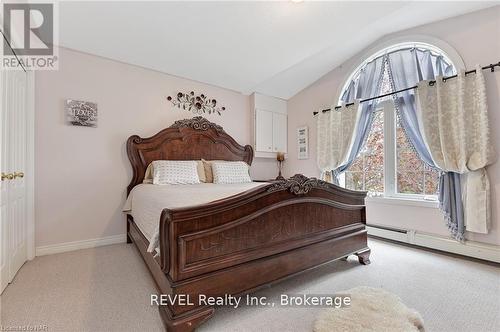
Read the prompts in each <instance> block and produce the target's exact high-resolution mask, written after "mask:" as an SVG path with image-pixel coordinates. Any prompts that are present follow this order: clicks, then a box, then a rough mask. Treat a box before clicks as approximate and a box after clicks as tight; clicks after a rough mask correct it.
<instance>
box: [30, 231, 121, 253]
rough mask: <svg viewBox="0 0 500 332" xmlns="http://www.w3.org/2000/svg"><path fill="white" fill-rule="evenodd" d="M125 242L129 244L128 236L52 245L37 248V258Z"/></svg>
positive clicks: (113, 236)
mask: <svg viewBox="0 0 500 332" xmlns="http://www.w3.org/2000/svg"><path fill="white" fill-rule="evenodd" d="M124 242H127V234H120V235H112V236H106V237H101V238H98V239H89V240H82V241H74V242H65V243H59V244H52V245H48V246H41V247H36V256H43V255H51V254H58V253H61V252H67V251H73V250H80V249H89V248H96V247H101V246H107V245H110V244H117V243H124Z"/></svg>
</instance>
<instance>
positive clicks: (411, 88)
mask: <svg viewBox="0 0 500 332" xmlns="http://www.w3.org/2000/svg"><path fill="white" fill-rule="evenodd" d="M497 66H498V67H500V62H498V63H494V64H490V65H489V66H484V67H481V69H482V70H486V69H490V70H491V72H494V71H495V67H497ZM475 72H476V70H475V69H472V70H469V71H466V72H465V75H467V74H472V73H475ZM455 77H457V75H452V76H448V77H443V82H445V81H446V80H448V79H450V78H455ZM435 83H436V81H429V85H434V84H435ZM416 88H417V85H415V86H411V87H409V88H404V89H401V90H397V91H394V92H389V93H385V94H383V95H380V96H375V97H370V98H366V99H361V100H360V101H359V102H360V103H364V102H367V101H370V100H374V99H379V98H384V97H388V96H391V95H395V94H398V93H401V92H404V91H408V90H413V89H416ZM352 105H354V103H348V104H345V106H352ZM339 108H341V106H335V109H336V110H338V109H339ZM331 110H332V109H331V108H327V109H324V110H322V111H321V112H322V113H325V112H329V111H331ZM318 113H319V112H313V116H315V115H317V114H318Z"/></svg>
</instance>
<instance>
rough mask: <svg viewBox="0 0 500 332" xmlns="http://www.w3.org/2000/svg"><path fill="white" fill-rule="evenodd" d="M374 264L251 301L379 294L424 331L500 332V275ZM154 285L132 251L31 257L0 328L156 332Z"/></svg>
mask: <svg viewBox="0 0 500 332" xmlns="http://www.w3.org/2000/svg"><path fill="white" fill-rule="evenodd" d="M370 246H371V248H372V257H371V261H372V264H371V265H368V266H362V265H359V264H358V263H357V260H355V258H354V257H351V258H349V260H348V261H347V262H343V261H338V262H334V263H331V264H328V265H324V266H322V267H319V268H317V269H315V270H312V271H309V272H307V273H304V274H301V275H299V276H297V277H294V278H292V279H289V280H287V281H285V282H282V283H280V284H277V285H275V286H273V287H272V288H267V289H264V290H262V291H260V292H259V293H258V295H264V296H268V297H269V298H270V299H271V300H272V299H275V300H276V299H278V298H279V296H280V294H281V293H287V294H301V293H309V294H321V293H327V294H332V293H334V292H336V291H339V290H344V289H349V288H353V287H356V286H371V287H379V288H383V289H386V290H388V291H390V292H392V293H394V294H396V295H397V296H399V297H400V298H401V299H402V301H403V302H404V303H405V304H406V305H407V306H408V307H410V308H413V309H415V310H417V311H418V312H419V313H420V314H421V315H422V317H423V319H424V322H425V327H426V331H439V332H446V331H450V332H451V331H453V332H459V331H467V332H476V331H477V332H489V331H500V317H499V312H500V268H499V267H498V266H494V265H490V264H485V263H481V262H477V261H470V260H466V259H462V258H457V257H452V256H446V255H442V254H438V253H435V252H430V251H424V250H420V249H414V248H409V247H405V246H402V245H397V244H392V243H388V242H382V241H378V240H377V241H375V240H371V241H370ZM154 291H155V289H154V284H153V281H152V279H151V277H150V276H149V272H148V271H147V269H146V267H145V265H144V263H143V262H142V259H141V258H140V256H139V254H138V253H137V251H136V250H135V248H134V247H133V246H132V245H126V244H120V245H113V246H108V247H101V248H97V249H88V250H80V251H75V252H69V253H64V254H58V255H51V256H43V257H37V258H36V259H35V260H33V261H31V262H28V263H27V264H25V265H24V266H23V268H22V269H21V270H20V272H19V273H18V275H17V277H16V279H15V280H14V283H12V284H11V285H9V286H8V287H7V289H6V290H5V291H4V293H3V295H2V297H1V308H0V310H1V325H3V326H4V327H5V326H12V325H27V324H29V325H32V326H33V325H40V324H42V325H43V324H45V325H47V326H48V328H49V329H48V330H49V331H162V324H161V320H160V317H159V315H158V313H157V309H156V308H155V307H151V306H149V294H150V293H151V292H154ZM320 310H321V309H320V308H286V309H285V308H278V307H275V308H271V307H264V308H262V307H260V308H256V307H242V308H239V309H237V310H234V309H230V308H221V309H219V310H217V311H216V314H215V316H214V317H213V318H212V319H211V320H209V321H208V322H207V323H206V324H205V325H203V326H202V327H201V328H200V329H199V330H200V331H218V332H219V331H242V332H243V331H259V332H267V331H311V330H312V327H313V323H314V319H315V317H316V316H317V314H318V312H319V311H320Z"/></svg>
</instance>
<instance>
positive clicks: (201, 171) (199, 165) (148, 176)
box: [142, 160, 207, 183]
mask: <svg viewBox="0 0 500 332" xmlns="http://www.w3.org/2000/svg"><path fill="white" fill-rule="evenodd" d="M195 161H196V170H197V171H198V178H199V179H200V182H207V178H206V176H205V168H204V167H203V162H202V161H201V160H195ZM142 183H153V163H150V164H149V165H148V168H146V173H145V174H144V180H143V181H142Z"/></svg>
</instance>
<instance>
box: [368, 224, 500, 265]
mask: <svg viewBox="0 0 500 332" xmlns="http://www.w3.org/2000/svg"><path fill="white" fill-rule="evenodd" d="M366 228H367V230H368V235H370V236H374V237H380V238H384V239H389V240H393V241H399V242H404V243H408V244H412V245H416V246H421V247H426V248H431V249H436V250H440V251H445V252H449V253H452V254H457V255H463V256H468V257H473V258H478V259H483V260H486V261H490V262H495V263H500V246H498V245H493V244H487V243H481V242H474V241H465V243H460V242H457V241H455V240H453V239H451V238H446V237H442V236H439V235H434V234H428V233H422V232H417V231H415V230H410V229H401V228H394V227H389V226H383V225H373V224H367V225H366Z"/></svg>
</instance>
